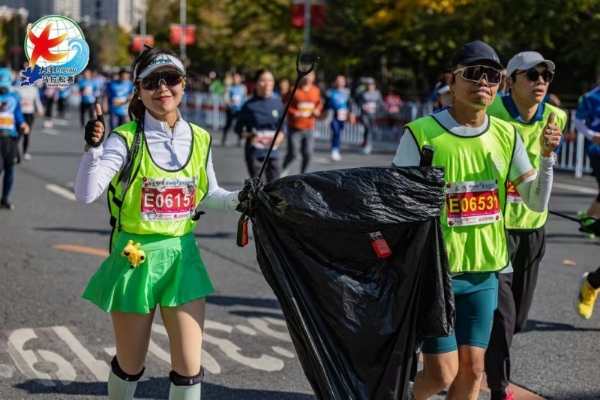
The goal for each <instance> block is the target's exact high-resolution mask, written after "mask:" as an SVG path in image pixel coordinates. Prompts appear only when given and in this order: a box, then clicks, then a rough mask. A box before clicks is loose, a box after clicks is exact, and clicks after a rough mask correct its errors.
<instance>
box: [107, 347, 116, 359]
mask: <svg viewBox="0 0 600 400" xmlns="http://www.w3.org/2000/svg"><path fill="white" fill-rule="evenodd" d="M104 352H105V353H106V354H108V355H109V356H111V357H114V356H116V355H117V348H116V347H105V348H104Z"/></svg>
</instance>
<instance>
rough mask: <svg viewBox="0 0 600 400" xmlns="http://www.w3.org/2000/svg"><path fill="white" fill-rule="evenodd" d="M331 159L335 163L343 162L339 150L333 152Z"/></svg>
mask: <svg viewBox="0 0 600 400" xmlns="http://www.w3.org/2000/svg"><path fill="white" fill-rule="evenodd" d="M331 159H332V160H333V161H342V156H341V154H340V151H339V150H331Z"/></svg>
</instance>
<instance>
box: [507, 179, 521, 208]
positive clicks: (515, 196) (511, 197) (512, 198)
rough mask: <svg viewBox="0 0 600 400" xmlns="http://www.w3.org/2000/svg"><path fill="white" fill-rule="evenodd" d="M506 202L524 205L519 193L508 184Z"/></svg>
mask: <svg viewBox="0 0 600 400" xmlns="http://www.w3.org/2000/svg"><path fill="white" fill-rule="evenodd" d="M506 201H507V202H509V203H516V204H523V199H522V198H521V195H520V194H519V191H518V190H517V188H516V187H514V186H513V184H512V183H510V182H508V183H507V184H506Z"/></svg>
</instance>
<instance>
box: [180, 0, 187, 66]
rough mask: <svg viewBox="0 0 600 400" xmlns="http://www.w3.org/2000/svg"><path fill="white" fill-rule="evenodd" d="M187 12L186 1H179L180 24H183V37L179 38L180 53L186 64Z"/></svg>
mask: <svg viewBox="0 0 600 400" xmlns="http://www.w3.org/2000/svg"><path fill="white" fill-rule="evenodd" d="M185 11H186V0H180V1H179V23H180V24H181V36H180V37H179V53H180V55H181V59H182V60H183V61H184V62H185V59H186V55H185V33H186V29H185V26H186V22H185V14H186V13H185Z"/></svg>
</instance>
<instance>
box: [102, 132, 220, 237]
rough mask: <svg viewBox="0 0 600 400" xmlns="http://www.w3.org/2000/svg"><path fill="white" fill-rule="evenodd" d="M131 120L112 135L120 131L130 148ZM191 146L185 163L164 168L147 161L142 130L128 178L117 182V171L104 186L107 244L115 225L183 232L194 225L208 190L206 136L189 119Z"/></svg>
mask: <svg viewBox="0 0 600 400" xmlns="http://www.w3.org/2000/svg"><path fill="white" fill-rule="evenodd" d="M136 127H137V123H136V122H135V121H132V122H129V123H127V124H125V125H121V126H120V127H118V128H117V129H115V130H114V131H113V132H112V133H111V135H119V136H121V137H122V138H123V139H124V140H125V143H127V148H128V149H130V148H131V146H132V143H133V139H134V136H135V130H136ZM190 127H191V129H192V151H190V155H189V158H188V160H187V162H186V163H185V165H184V166H183V167H182V168H181V169H179V170H177V171H167V170H164V169H162V168H160V167H159V166H157V165H156V164H154V162H153V161H152V156H151V155H150V152H149V151H148V144H147V143H146V138H145V135H144V133H143V132H141V140H140V148H139V151H138V154H137V157H136V158H135V160H134V162H133V167H132V175H131V178H130V179H129V184H128V185H127V184H125V185H124V184H121V183H119V180H120V179H119V178H120V175H121V174H120V173H118V174H117V175H116V176H115V177H114V178H113V180H112V181H111V182H110V185H109V187H108V192H107V193H108V207H109V210H110V214H111V225H112V227H113V232H112V234H111V248H112V244H113V241H114V239H115V237H116V235H115V230H118V231H121V230H124V231H126V232H129V233H134V234H142V235H143V234H162V235H166V236H183V235H185V234H187V233H190V232H192V231H193V230H194V228H195V227H196V224H197V221H193V220H192V219H191V217H192V216H193V214H194V210H195V208H196V206H197V205H198V204H199V203H200V201H202V199H203V198H204V196H206V194H207V193H208V177H207V174H206V164H207V162H208V154H209V151H210V145H211V137H210V134H209V133H208V132H206V131H205V130H204V129H202V128H200V127H198V126H196V125H191V124H190Z"/></svg>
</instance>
